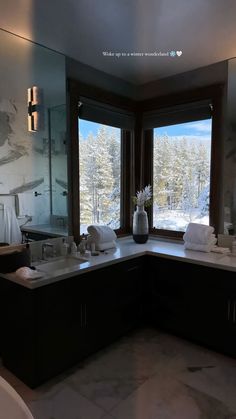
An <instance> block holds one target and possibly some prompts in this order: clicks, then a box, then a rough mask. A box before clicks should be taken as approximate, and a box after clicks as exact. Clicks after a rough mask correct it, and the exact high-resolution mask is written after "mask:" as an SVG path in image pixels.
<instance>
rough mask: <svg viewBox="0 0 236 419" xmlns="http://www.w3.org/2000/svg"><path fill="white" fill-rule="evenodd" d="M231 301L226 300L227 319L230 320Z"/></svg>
mask: <svg viewBox="0 0 236 419" xmlns="http://www.w3.org/2000/svg"><path fill="white" fill-rule="evenodd" d="M230 311H231V301H230V300H228V321H229V320H230Z"/></svg>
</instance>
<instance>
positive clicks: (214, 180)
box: [139, 85, 224, 240]
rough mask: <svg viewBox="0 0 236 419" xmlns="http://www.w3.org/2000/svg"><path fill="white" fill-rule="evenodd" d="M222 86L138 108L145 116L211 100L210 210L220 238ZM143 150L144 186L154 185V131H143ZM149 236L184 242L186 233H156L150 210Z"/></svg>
mask: <svg viewBox="0 0 236 419" xmlns="http://www.w3.org/2000/svg"><path fill="white" fill-rule="evenodd" d="M223 88H224V86H223V85H214V86H208V87H206V88H201V89H197V90H194V91H188V92H182V93H180V94H175V95H171V96H165V97H160V98H158V99H157V98H156V99H151V100H147V101H144V102H141V103H140V105H139V107H140V109H141V110H142V112H145V111H152V110H153V111H154V110H155V111H158V110H159V109H162V108H166V107H168V106H175V105H176V106H177V105H180V104H188V103H191V102H195V101H196V102H197V101H199V100H204V99H210V100H211V103H212V105H213V112H212V134H211V167H210V208H209V223H210V225H212V226H213V227H214V228H215V233H216V234H217V233H218V232H219V230H220V205H219V203H220V197H221V194H222V190H221V184H220V183H221V182H220V181H219V180H220V179H221V174H222V162H221V155H222V150H223V141H222V126H223V123H222V121H223ZM140 142H141V143H142V146H141V147H142V150H143V161H144V162H145V165H143V170H141V172H142V173H141V179H142V184H143V185H147V184H151V185H153V130H152V129H150V130H146V131H142V138H140ZM148 217H149V223H150V224H149V225H150V226H151V227H150V233H151V234H153V235H157V236H160V237H168V238H172V239H173V238H174V239H179V240H182V238H183V234H184V233H183V232H180V231H174V230H164V229H156V228H154V227H153V208H152V207H150V208H149V209H148Z"/></svg>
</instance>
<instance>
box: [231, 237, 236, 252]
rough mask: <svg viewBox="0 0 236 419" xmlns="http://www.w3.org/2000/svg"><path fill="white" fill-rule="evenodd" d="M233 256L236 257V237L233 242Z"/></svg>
mask: <svg viewBox="0 0 236 419" xmlns="http://www.w3.org/2000/svg"><path fill="white" fill-rule="evenodd" d="M232 255H234V256H236V237H235V238H234V239H233V241H232Z"/></svg>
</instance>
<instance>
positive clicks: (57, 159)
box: [49, 104, 68, 232]
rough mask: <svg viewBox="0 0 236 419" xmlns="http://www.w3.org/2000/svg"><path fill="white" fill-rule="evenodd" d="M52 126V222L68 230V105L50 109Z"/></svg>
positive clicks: (50, 123)
mask: <svg viewBox="0 0 236 419" xmlns="http://www.w3.org/2000/svg"><path fill="white" fill-rule="evenodd" d="M49 126H50V175H51V176H50V190H51V223H52V224H55V225H57V226H59V227H61V228H62V229H64V230H65V231H66V232H67V225H68V210H67V206H68V205H67V196H68V192H67V191H68V183H67V144H66V106H65V105H64V104H63V105H59V106H54V107H52V108H50V109H49Z"/></svg>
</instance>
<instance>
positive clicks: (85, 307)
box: [84, 304, 87, 327]
mask: <svg viewBox="0 0 236 419" xmlns="http://www.w3.org/2000/svg"><path fill="white" fill-rule="evenodd" d="M86 326H87V304H85V305H84V327H86Z"/></svg>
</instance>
